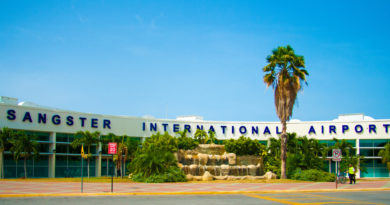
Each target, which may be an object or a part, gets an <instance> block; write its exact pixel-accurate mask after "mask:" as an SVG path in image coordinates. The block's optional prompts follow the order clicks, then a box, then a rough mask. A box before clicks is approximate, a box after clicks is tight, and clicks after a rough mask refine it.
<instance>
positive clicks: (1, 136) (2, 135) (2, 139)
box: [0, 127, 15, 178]
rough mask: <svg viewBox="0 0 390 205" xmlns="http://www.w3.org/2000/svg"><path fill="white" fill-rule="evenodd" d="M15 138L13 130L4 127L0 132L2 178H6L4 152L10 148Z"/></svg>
mask: <svg viewBox="0 0 390 205" xmlns="http://www.w3.org/2000/svg"><path fill="white" fill-rule="evenodd" d="M14 137H15V132H14V131H13V130H12V129H9V128H7V127H3V128H2V129H1V130H0V154H1V158H0V160H1V161H0V165H1V168H0V172H1V173H0V178H4V151H5V149H6V147H8V146H10V140H11V139H13V138H14Z"/></svg>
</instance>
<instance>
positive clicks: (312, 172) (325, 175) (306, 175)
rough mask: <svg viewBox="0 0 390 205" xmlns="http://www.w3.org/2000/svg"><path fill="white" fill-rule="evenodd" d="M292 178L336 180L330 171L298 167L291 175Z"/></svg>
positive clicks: (322, 180) (323, 180) (320, 180)
mask: <svg viewBox="0 0 390 205" xmlns="http://www.w3.org/2000/svg"><path fill="white" fill-rule="evenodd" d="M292 179H296V180H303V181H315V182H333V181H335V180H336V176H335V175H334V174H332V173H329V172H325V171H322V170H317V169H308V170H300V169H298V170H296V171H295V173H294V174H293V175H292Z"/></svg>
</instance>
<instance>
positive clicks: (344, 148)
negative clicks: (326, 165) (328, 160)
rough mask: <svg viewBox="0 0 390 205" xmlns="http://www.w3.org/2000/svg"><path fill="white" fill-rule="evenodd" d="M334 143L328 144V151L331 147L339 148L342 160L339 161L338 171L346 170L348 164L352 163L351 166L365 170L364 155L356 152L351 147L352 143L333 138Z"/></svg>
mask: <svg viewBox="0 0 390 205" xmlns="http://www.w3.org/2000/svg"><path fill="white" fill-rule="evenodd" d="M333 141H334V142H335V144H334V145H333V146H330V147H329V149H328V152H331V151H332V149H340V150H341V153H342V160H341V162H340V167H339V170H340V172H347V171H348V168H349V165H350V164H352V166H353V167H355V168H358V169H359V170H360V171H361V172H366V171H367V170H366V168H365V167H364V163H363V162H364V157H363V156H360V155H357V154H356V149H355V148H353V145H352V144H351V143H349V142H348V141H347V140H345V139H342V140H339V139H336V138H333Z"/></svg>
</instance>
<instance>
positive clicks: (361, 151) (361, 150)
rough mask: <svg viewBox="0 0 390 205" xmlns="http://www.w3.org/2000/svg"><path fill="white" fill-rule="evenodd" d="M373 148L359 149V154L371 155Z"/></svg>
mask: <svg viewBox="0 0 390 205" xmlns="http://www.w3.org/2000/svg"><path fill="white" fill-rule="evenodd" d="M373 153H374V150H373V149H360V155H361V156H365V157H372V156H374V155H373Z"/></svg>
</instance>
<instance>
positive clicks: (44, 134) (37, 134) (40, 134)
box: [25, 131, 50, 141]
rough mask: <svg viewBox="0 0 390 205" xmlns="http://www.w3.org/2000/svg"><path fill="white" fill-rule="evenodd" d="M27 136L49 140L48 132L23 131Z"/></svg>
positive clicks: (39, 139)
mask: <svg viewBox="0 0 390 205" xmlns="http://www.w3.org/2000/svg"><path fill="white" fill-rule="evenodd" d="M25 133H26V134H27V135H28V136H35V137H36V138H37V140H38V141H50V140H49V139H50V133H48V132H31V131H25Z"/></svg>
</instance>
